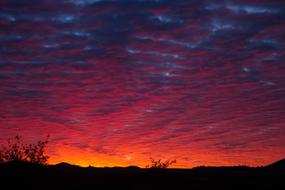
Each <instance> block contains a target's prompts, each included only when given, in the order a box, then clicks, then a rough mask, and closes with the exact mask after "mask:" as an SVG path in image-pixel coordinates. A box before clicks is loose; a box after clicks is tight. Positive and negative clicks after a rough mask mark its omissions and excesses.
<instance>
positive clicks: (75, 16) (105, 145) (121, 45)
mask: <svg viewBox="0 0 285 190" xmlns="http://www.w3.org/2000/svg"><path fill="white" fill-rule="evenodd" d="M284 43H285V1H284V0H251V1H248V0H216V1H215V0H208V1H207V0H205V1H203V0H175V1H174V0H1V1H0V143H1V144H2V143H3V142H5V141H6V140H7V138H9V137H13V136H15V135H22V136H23V138H24V139H26V141H27V142H35V141H37V140H41V139H45V137H46V135H47V134H50V143H49V144H48V149H47V154H48V155H49V156H50V163H52V164H53V163H58V162H62V161H65V162H70V163H73V164H78V165H82V166H88V165H94V166H127V165H137V166H141V167H144V166H145V165H147V164H148V163H149V158H150V157H153V158H155V159H160V158H161V159H176V160H177V163H176V164H175V165H173V167H194V166H199V165H250V166H259V165H264V164H269V163H271V162H274V161H276V160H278V159H281V158H284V157H285V44H284Z"/></svg>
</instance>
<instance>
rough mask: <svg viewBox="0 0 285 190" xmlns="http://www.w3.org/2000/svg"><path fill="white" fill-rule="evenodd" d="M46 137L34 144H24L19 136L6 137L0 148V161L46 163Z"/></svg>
mask: <svg viewBox="0 0 285 190" xmlns="http://www.w3.org/2000/svg"><path fill="white" fill-rule="evenodd" d="M48 138H49V136H47V139H46V140H44V141H41V140H40V141H38V142H37V143H35V144H24V143H23V141H22V137H21V136H15V137H14V138H12V139H8V141H7V144H6V145H2V147H1V149H0V163H6V162H13V161H26V162H31V163H36V164H47V161H48V158H49V156H47V155H45V148H46V145H47V143H48Z"/></svg>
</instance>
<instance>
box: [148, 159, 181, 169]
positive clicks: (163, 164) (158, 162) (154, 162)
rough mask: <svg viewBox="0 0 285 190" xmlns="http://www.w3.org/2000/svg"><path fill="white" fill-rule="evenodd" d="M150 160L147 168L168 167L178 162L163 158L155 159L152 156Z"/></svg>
mask: <svg viewBox="0 0 285 190" xmlns="http://www.w3.org/2000/svg"><path fill="white" fill-rule="evenodd" d="M150 162H151V163H150V165H147V166H146V168H168V167H169V166H170V165H172V164H174V163H176V160H166V161H162V160H161V159H159V160H154V159H153V158H150Z"/></svg>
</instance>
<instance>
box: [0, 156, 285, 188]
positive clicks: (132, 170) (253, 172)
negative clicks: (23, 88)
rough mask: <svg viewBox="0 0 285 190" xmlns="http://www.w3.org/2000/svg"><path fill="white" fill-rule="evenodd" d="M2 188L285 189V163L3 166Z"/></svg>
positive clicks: (11, 164)
mask: <svg viewBox="0 0 285 190" xmlns="http://www.w3.org/2000/svg"><path fill="white" fill-rule="evenodd" d="M0 184H1V186H0V189H3V190H4V189H27V190H30V189H62V190H65V189H100V190H105V189H134V190H142V189H175V190H176V189H191V190H192V189H227V190H231V189H253V190H255V189H270V190H275V189H283V190H285V160H281V161H279V162H276V163H274V164H272V165H269V166H266V167H260V168H249V167H199V168H194V169H140V168H137V167H127V168H93V167H88V168H81V167H78V166H73V165H69V164H66V163H61V164H58V165H50V166H40V165H35V164H29V163H23V162H13V163H6V164H1V165H0Z"/></svg>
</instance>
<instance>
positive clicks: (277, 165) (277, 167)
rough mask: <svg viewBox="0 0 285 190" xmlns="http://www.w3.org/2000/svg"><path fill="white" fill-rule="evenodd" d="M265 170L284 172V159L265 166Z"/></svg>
mask: <svg viewBox="0 0 285 190" xmlns="http://www.w3.org/2000/svg"><path fill="white" fill-rule="evenodd" d="M266 168H268V169H271V170H276V171H284V172H285V159H282V160H279V161H277V162H274V163H273V164H270V165H268V166H266Z"/></svg>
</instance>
